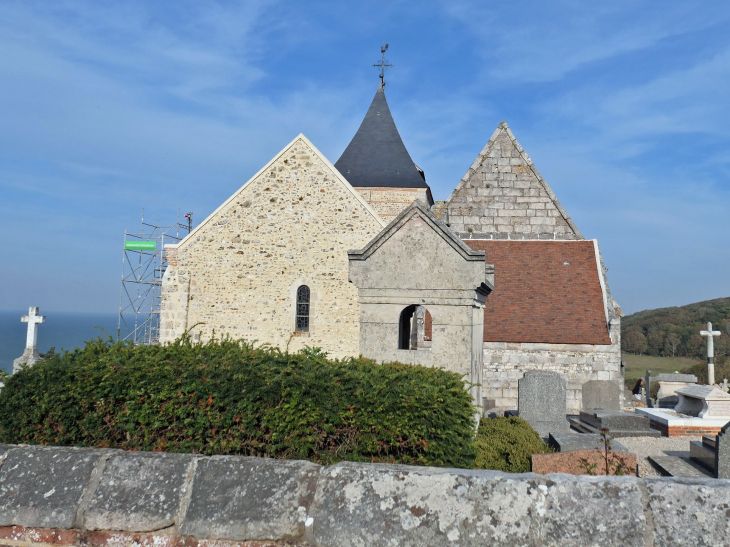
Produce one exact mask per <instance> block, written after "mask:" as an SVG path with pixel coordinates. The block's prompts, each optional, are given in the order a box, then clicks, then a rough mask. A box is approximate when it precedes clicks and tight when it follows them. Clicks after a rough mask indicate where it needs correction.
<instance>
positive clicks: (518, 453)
mask: <svg viewBox="0 0 730 547" xmlns="http://www.w3.org/2000/svg"><path fill="white" fill-rule="evenodd" d="M475 445H476V449H477V453H478V455H477V458H476V468H477V469H495V470H497V471H506V472H507V473H527V472H528V471H530V470H531V467H532V463H531V462H532V459H531V457H530V456H532V454H544V453H546V452H552V449H551V448H550V447H549V446H548V445H547V444H545V443H544V442H543V441H542V439H541V438H540V435H538V433H537V432H536V431H535V430H534V429H532V427H530V424H528V423H527V422H526V421H525V420H523V419H522V418H517V417H514V416H511V417H509V418H494V419H491V420H490V419H489V418H482V420H481V422H480V423H479V429H478V430H477V435H476V439H475Z"/></svg>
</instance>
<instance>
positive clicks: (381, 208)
mask: <svg viewBox="0 0 730 547" xmlns="http://www.w3.org/2000/svg"><path fill="white" fill-rule="evenodd" d="M355 190H357V191H358V192H360V194H361V195H362V197H364V198H365V200H366V201H367V202H368V203H369V204H370V205H371V206H372V207H373V209H375V210H376V211H377V212H378V214H379V215H380V217H381V218H382V219H383V220H385V222H386V223H388V222H390V221H391V220H393V219H394V218H395V217H397V216H398V215H399V214H400V213H401V211H403V209H405V208H406V207H408V206H409V205H410V204H411V203H413V202H414V201H416V200H417V199H418V200H420V201H422V202H423V203H425V204H426V205H427V206H428V205H430V201H429V198H430V195H429V191H428V189H426V188H365V187H357V188H355Z"/></svg>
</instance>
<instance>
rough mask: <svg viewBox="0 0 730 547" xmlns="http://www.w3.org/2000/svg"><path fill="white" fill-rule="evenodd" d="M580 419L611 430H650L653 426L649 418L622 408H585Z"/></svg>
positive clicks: (599, 427)
mask: <svg viewBox="0 0 730 547" xmlns="http://www.w3.org/2000/svg"><path fill="white" fill-rule="evenodd" d="M580 419H581V420H582V421H584V422H586V423H588V424H590V425H592V426H593V427H596V428H598V429H601V428H603V427H606V428H608V429H609V431H614V430H615V431H649V429H650V427H651V425H650V423H649V419H648V418H646V417H644V416H638V415H636V414H634V413H629V412H621V411H620V410H604V409H601V408H594V409H590V410H583V411H581V413H580Z"/></svg>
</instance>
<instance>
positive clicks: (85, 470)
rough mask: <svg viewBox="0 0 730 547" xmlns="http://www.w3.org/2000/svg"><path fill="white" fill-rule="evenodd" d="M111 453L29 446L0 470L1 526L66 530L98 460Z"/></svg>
mask: <svg viewBox="0 0 730 547" xmlns="http://www.w3.org/2000/svg"><path fill="white" fill-rule="evenodd" d="M109 452H110V451H106V450H95V449H85V448H62V447H55V446H54V447H41V446H28V447H23V448H18V449H16V450H10V451H9V452H8V455H7V458H6V460H5V462H4V463H3V466H2V468H0V526H9V525H12V524H17V525H20V526H26V527H34V528H61V529H68V528H72V527H73V526H74V519H75V517H76V510H77V509H78V507H79V503H80V502H81V498H82V495H83V493H84V490H85V488H86V487H87V485H88V484H89V481H90V479H91V474H92V471H93V470H94V468H95V467H96V465H97V463H98V462H99V459H100V458H102V457H104V456H106V455H108V454H109Z"/></svg>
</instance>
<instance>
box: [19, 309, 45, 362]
mask: <svg viewBox="0 0 730 547" xmlns="http://www.w3.org/2000/svg"><path fill="white" fill-rule="evenodd" d="M39 312H40V308H37V307H35V308H34V307H31V308H29V309H28V315H23V316H21V318H20V320H21V322H23V323H28V334H27V335H26V338H25V351H24V352H23V355H21V356H20V357H18V358H17V359H15V360H14V361H13V374H15V373H16V372H18V371H19V370H20V369H21V368H22V367H23V366H24V365H25V366H29V367H31V366H33V365H35V364H36V363H38V362H40V361H41V360H42V359H41V357H40V355H38V347H37V346H38V325H39V324H40V323H45V322H46V317H45V315H40V313H39Z"/></svg>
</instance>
